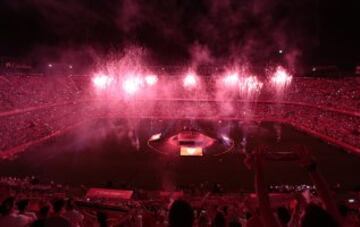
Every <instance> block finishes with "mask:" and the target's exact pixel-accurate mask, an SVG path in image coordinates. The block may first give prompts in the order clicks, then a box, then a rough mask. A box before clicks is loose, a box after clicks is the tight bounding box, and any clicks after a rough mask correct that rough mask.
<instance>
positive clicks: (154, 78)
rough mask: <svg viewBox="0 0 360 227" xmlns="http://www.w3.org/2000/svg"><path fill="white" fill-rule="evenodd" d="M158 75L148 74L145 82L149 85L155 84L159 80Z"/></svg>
mask: <svg viewBox="0 0 360 227" xmlns="http://www.w3.org/2000/svg"><path fill="white" fill-rule="evenodd" d="M158 80H159V79H158V77H157V76H156V75H147V76H146V77H145V82H146V84H147V85H149V86H153V85H155V84H156V83H157V82H158Z"/></svg>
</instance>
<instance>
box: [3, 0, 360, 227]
mask: <svg viewBox="0 0 360 227" xmlns="http://www.w3.org/2000/svg"><path fill="white" fill-rule="evenodd" d="M279 1H280V0H279ZM30 2H31V1H30ZM40 2H41V1H39V3H38V4H39V5H41V7H53V6H55V5H56V12H66V13H67V14H68V15H70V16H72V15H73V14H72V13H73V12H72V11H68V10H69V9H68V8H67V7H64V8H62V7H60V6H61V5H62V4H60V3H59V2H57V1H54V2H56V4H55V5H51V4H49V5H48V4H45V3H40ZM135 2H137V3H138V5H136V7H139V8H136V7H135V6H134V5H131V4H130V3H127V4H130V6H126V7H125V6H122V7H125V8H126V9H128V11H129V15H130V16H129V15H127V14H126V13H124V12H122V14H121V16H120V17H119V18H120V19H121V23H120V22H119V21H116V23H120V24H121V25H118V24H117V26H119V27H120V28H121V29H120V30H121V32H123V33H121V34H122V37H126V41H122V42H121V45H119V46H121V47H117V48H119V49H121V50H116V51H115V52H116V53H115V54H114V51H113V50H112V51H111V54H109V53H107V52H106V51H104V50H105V49H106V48H104V49H102V51H99V50H97V52H96V54H94V52H95V51H93V49H92V50H91V51H89V52H91V54H88V53H86V54H88V55H87V57H89V56H91V57H92V58H93V59H92V63H91V64H90V63H89V64H88V63H83V62H82V60H83V59H84V58H85V57H84V55H85V54H84V53H83V52H87V51H88V50H87V51H85V50H84V51H82V50H81V51H79V52H81V53H80V54H79V53H78V52H76V51H73V52H71V54H68V53H67V54H66V57H64V56H65V54H63V52H65V51H63V49H65V48H64V44H63V43H61V42H59V43H56V42H55V43H56V45H55V44H54V45H55V46H56V49H59V50H60V51H59V53H61V54H63V55H62V56H61V57H50V56H51V54H49V52H55V51H53V49H51V48H49V47H46V48H49V50H46V51H45V50H44V49H46V48H44V47H42V48H44V49H42V48H39V47H38V46H37V45H38V44H36V45H35V44H33V45H32V46H31V48H32V49H31V51H29V52H30V53H26V54H24V53H22V51H18V52H19V53H22V54H19V55H20V56H21V57H19V56H16V57H2V56H0V226H134V227H142V226H163V227H165V226H170V227H178V226H179V227H188V226H189V227H190V226H199V227H200V226H201V227H205V226H221V227H225V226H249V227H251V226H360V178H359V176H358V173H359V172H360V165H359V164H360V89H359V88H360V77H359V72H358V71H357V70H358V67H359V66H356V65H355V67H353V68H355V70H353V68H352V71H351V73H349V70H347V69H345V70H344V68H342V69H340V68H341V67H337V66H333V65H330V64H329V65H325V64H323V65H319V66H314V65H311V66H312V67H310V70H305V68H306V67H305V66H304V67H302V66H301V67H299V66H298V65H296V64H295V63H294V62H293V60H294V59H295V58H294V59H293V54H294V53H295V52H296V53H297V51H299V52H300V50H299V49H301V48H294V49H297V50H296V51H292V50H286V48H284V49H283V48H282V49H279V50H276V51H274V50H273V49H271V51H268V50H267V49H266V50H265V49H264V50H263V52H264V53H263V54H261V53H260V52H261V51H259V48H262V47H264V46H263V45H265V44H266V45H267V44H268V42H269V41H264V40H263V39H265V40H266V38H263V37H261V38H259V37H258V38H254V37H252V36H250V37H252V38H251V39H253V40H252V42H249V43H251V45H254V46H255V48H252V47H253V46H251V45H250V44H249V45H250V47H251V48H250V47H248V45H245V46H241V51H243V52H244V53H245V51H247V52H246V60H245V61H244V60H243V56H242V55H236V56H235V58H236V61H235V60H234V59H233V58H230V57H229V58H223V57H222V56H221V55H222V53H221V54H218V55H220V56H221V57H219V56H218V55H216V53H217V51H218V50H217V49H216V48H215V47H213V46H212V45H213V44H212V42H211V41H213V40H207V39H205V41H204V40H203V41H202V42H205V43H207V44H206V45H205V44H203V43H202V44H199V43H201V42H200V41H199V42H198V41H197V40H198V39H199V40H202V38H203V39H204V37H202V36H201V35H199V34H197V33H196V32H195V33H194V34H193V32H194V31H187V30H186V29H189V27H191V26H189V27H187V26H185V27H186V29H185V31H186V32H182V33H181V34H182V35H183V36H185V37H192V36H193V35H194V36H196V39H195V40H196V42H195V44H191V45H193V46H191V47H190V48H189V49H190V50H189V52H190V54H189V55H190V57H189V56H188V55H186V56H185V57H184V56H181V51H180V49H184V45H185V44H184V45H180V46H177V47H173V46H172V45H171V43H170V44H169V43H166V42H165V43H164V46H162V45H160V44H158V43H157V45H160V46H156V45H155V47H154V46H152V43H151V42H152V40H153V38H154V37H153V36H154V34H153V33H151V32H149V31H148V30H146V29H145V28H146V26H148V25H147V24H146V22H145V21H146V20H144V21H143V20H141V19H139V18H141V17H140V15H141V13H139V12H138V11H137V10H140V9H141V10H140V11H141V12H142V13H143V14H146V15H147V14H149V12H150V11H151V12H152V10H153V9H152V8H151V7H155V8H156V7H160V6H154V5H152V4H153V3H144V2H142V3H141V4H140V2H141V1H135ZM210 2H211V4H210V3H209V4H210V5H211V6H214V7H215V6H216V7H215V8H211V10H215V9H216V10H220V11H221V10H224V9H227V10H228V11H226V12H232V14H231V16H230V17H229V18H230V19H231V20H230V19H229V21H226V23H224V26H225V24H226V26H227V25H228V24H232V23H235V24H234V25H239V26H240V25H242V23H240V22H239V21H241V20H240V19H239V18H242V19H244V20H245V19H246V21H247V20H250V21H252V20H254V19H251V18H253V17H252V16H244V15H242V14H241V13H239V14H238V13H236V12H242V13H243V12H247V11H251V14H254V15H253V16H256V15H263V13H264V14H266V13H265V12H267V11H262V10H260V11H261V13H259V12H258V11H256V10H255V9H251V10H250V8H251V7H249V6H246V7H244V8H242V7H240V8H237V7H239V6H238V5H237V4H235V3H232V4H234V5H236V6H233V5H231V4H230V3H229V5H227V4H225V3H224V4H225V5H221V4H223V3H219V2H218V1H210ZM230 2H231V1H230ZM215 3H216V4H215ZM27 4H30V3H27ZM32 4H33V3H31V4H30V5H31V6H32ZM42 4H44V5H42ZM84 4H85V3H84ZM94 4H95V3H94ZM124 4H125V3H124ZM193 4H194V5H193ZM238 4H240V3H238ZM268 4H270V3H268ZM4 5H5V6H6V7H7V8H6V9H7V10H5V11H9V12H12V11H14V10H15V11H16V13H17V15H18V16H20V17H22V15H27V14H25V13H23V12H22V11H21V10H20V9H21V7H20V8H18V6H15V5H12V4H10V3H5V4H4ZM155 5H156V4H155ZM160 5H161V4H160ZM179 5H181V6H176V7H175V6H174V9H173V10H174V11H172V12H175V11H176V10H178V7H179V9H180V8H181V9H182V7H183V6H182V4H180V3H179ZM185 5H186V4H185ZM189 5H191V7H194V8H195V9H196V10H195V11H194V12H193V11H191V10H190V11H189V12H188V11H186V12H187V14H186V15H193V16H198V11H197V10H200V9H201V7H200V6H197V5H196V4H195V3H191V4H190V3H189ZM0 6H1V5H0ZM150 6H151V7H150ZM256 6H258V5H256ZM33 7H34V8H35V9H37V10H39V13H40V15H42V16H44V17H45V18H48V19H49V21H50V22H51V23H54V25H58V24H62V25H68V24H70V22H69V21H66V20H65V19H62V20H65V22H64V21H62V20H59V21H58V20H54V18H55V17H53V16H51V15H50V14H42V13H44V11H41V10H40V9H41V8H37V7H40V6H38V5H36V4H35V5H34V6H33ZM58 7H60V8H58ZM73 7H74V9H75V11H74V12H76V13H78V12H82V13H83V14H82V15H83V16H85V18H87V17H89V18H97V16H98V15H97V13H99V12H97V13H94V12H95V11H96V10H95V9H97V7H95V6H92V7H94V8H91V10H90V11H86V10H84V9H85V8H86V7H85V6H84V5H83V3H81V4H80V5H77V4H74V5H73ZM102 7H103V8H102V9H104V12H107V11H111V10H110V9H109V8H107V7H105V6H102ZM148 7H150V8H148ZM161 7H165V6H161ZM161 7H160V8H161ZM166 7H170V6H166ZM191 7H190V8H191ZM223 7H225V8H223ZM274 7H275V6H274ZM286 7H288V8H287V9H289V10H291V9H292V6H286ZM294 7H295V6H294ZM120 8H121V7H120ZM160 8H159V9H160ZM233 8H235V9H236V10H235V9H233ZM275 8H276V7H275ZM46 9H48V8H46ZM79 9H81V10H80V11H76V10H79ZM105 9H107V11H106V10H105ZM57 10H59V11H57ZM132 10H133V11H132ZM211 10H210V11H209V12H211V13H209V12H208V14H206V15H207V17H209V18H212V17H214V18H218V17H216V16H215V15H217V13H218V12H217V11H216V10H215V11H216V12H213V11H211ZM36 12H37V11H36ZM126 12H127V11H126ZM130 12H132V13H133V14H132V13H130ZM163 14H164V15H165V14H166V13H165V12H164V13H163ZM240 14H241V15H240ZM124 15H126V16H127V17H129V18H131V19H132V20H135V19H134V18H136V19H138V20H139V21H136V22H137V23H135V22H134V21H132V20H130V21H127V20H126V22H127V23H126V26H125V25H124V24H122V23H123V21H122V20H125V19H124V18H123V17H125V16H124ZM150 15H151V16H153V17H155V18H156V17H157V16H155V14H152V13H150ZM166 15H167V14H166ZM245 15H247V14H245ZM316 15H317V14H316ZM7 16H8V17H9V18H10V16H9V15H7ZM7 16H6V17H7ZM6 17H5V18H6ZM174 17H175V16H174ZM207 17H206V18H207ZM289 17H290V16H289ZM319 17H320V16H319ZM324 17H325V16H324ZM34 18H36V17H35V16H34ZM56 18H57V17H56ZM119 18H117V19H118V20H120V19H119ZM179 18H181V20H180V19H179V20H180V21H181V24H183V23H185V21H184V20H185V19H184V18H187V16H186V17H185V16H182V17H181V16H179ZM199 18H200V19H199V21H202V20H204V18H205V17H204V18H202V17H200V16H199ZM249 18H250V19H249ZM299 18H303V17H302V16H299ZM326 18H327V17H326ZM12 20H13V21H17V20H16V19H12ZM34 20H35V19H34ZM53 20H54V21H53ZM79 20H80V22H74V26H75V27H76V28H81V25H80V24H77V23H81V21H82V19H79ZM94 20H97V19H94ZM104 20H105V19H104ZM153 20H154V21H155V22H156V23H158V24H162V22H160V19H159V20H157V19H152V20H151V21H152V22H153V23H154V21H153ZM274 20H275V19H274ZM175 21H177V20H175ZM234 21H236V22H234ZM280 21H281V20H280ZM50 22H49V23H50ZM14 23H15V22H14ZM89 23H90V22H89ZM98 23H105V22H103V19H102V20H99V21H98ZM132 23H134V24H135V25H134V24H132ZM168 23H170V24H171V23H175V22H174V21H170V22H168ZM176 23H177V22H176ZM176 23H175V24H176ZM186 23H188V21H187V22H186ZM209 23H210V22H209ZM219 23H220V22H219ZM304 23H305V22H304ZM175 24H171V26H170V25H169V26H170V27H172V26H176V25H175ZM210 24H211V25H214V24H216V23H215V22H211V23H210ZM295 24H296V23H295ZM43 25H44V26H45V24H43ZM106 25H108V26H112V23H106ZM130 25H131V26H135V27H136V28H137V29H139V30H140V31H138V30H136V29H135V30H133V29H134V28H133V27H131V26H130ZM202 25H203V24H202ZM206 25H208V24H206ZM216 25H217V24H216ZM29 26H33V27H36V26H37V25H36V23H33V22H31V23H30V22H29ZM88 26H89V30H91V29H92V28H93V29H95V30H96V29H97V27H96V26H95V25H91V26H90V25H88ZM92 26H93V27H92ZM127 26H130V27H127ZM137 26H138V27H137ZM163 26H164V27H161V28H162V29H161V30H162V31H163V32H164V34H167V35H169V34H170V35H169V36H170V37H172V38H173V39H174V40H175V41H174V42H178V43H181V42H185V41H183V39H185V38H183V36H180V38H175V37H177V36H176V35H179V34H178V33H176V34H175V35H174V34H172V33H171V31H172V30H171V29H170V28H169V27H167V26H165V25H163ZM243 26H245V28H246V29H245V30H249V29H250V30H251V29H253V28H257V26H260V25H257V24H256V23H255V25H254V24H251V23H249V24H247V23H245V25H243ZM302 26H304V27H306V26H308V25H307V23H305V24H303V25H302ZM45 27H46V26H45ZM219 27H221V26H219ZM235 27H236V26H235ZM285 27H286V26H285ZM8 28H9V29H10V28H12V26H10V25H9V27H8ZM61 28H63V27H61V26H60V27H59V28H57V29H60V30H56V31H57V32H60V31H61V32H64V31H62V30H61ZM105 28H106V26H105ZM105 28H104V29H105ZM201 28H202V29H208V30H209V33H211V31H213V30H211V29H210V28H209V27H206V26H205V28H203V27H201ZM226 28H228V27H226ZM51 29H53V28H51ZM51 29H50V28H48V27H46V29H44V31H50V30H51ZM118 29H119V28H118ZM142 29H144V30H145V31H143V30H142ZM167 29H169V30H167ZM214 29H215V28H214ZM217 29H219V31H221V32H224V31H222V30H221V29H220V28H217ZM229 29H230V30H236V29H235V28H234V27H231V26H230V27H229ZM262 29H264V28H263V27H262ZM271 29H273V27H271ZM10 30H11V29H10ZM40 30H41V29H40ZM208 30H206V31H208ZM215 30H216V29H215ZM285 30H286V29H285ZM300 30H301V29H300ZM11 31H12V32H13V33H14V34H17V35H18V34H22V33H21V31H16V32H15V31H13V30H11ZM116 31H118V30H116ZM201 31H203V30H201ZM216 31H217V32H218V30H216ZM286 31H287V32H289V31H288V30H286ZM290 31H293V30H291V29H290ZM294 31H295V28H294ZM17 32H19V33H17ZM71 32H74V31H73V30H72V31H71ZM213 32H214V31H213ZM10 33H11V32H10ZM81 33H82V32H81V31H76V32H74V36H76V37H77V36H78V37H77V38H79V37H82V36H81V35H80V34H81ZM84 33H85V34H86V36H85V38H84V40H82V39H80V38H79V39H80V42H82V43H86V45H88V44H89V43H91V42H93V43H91V44H92V45H94V46H97V47H98V45H100V44H101V45H103V46H106V45H107V42H110V43H112V44H114V43H117V41H114V40H116V39H115V38H114V37H117V33H116V32H114V33H106V31H104V33H103V36H101V38H99V37H98V38H94V37H97V36H96V33H97V32H95V31H86V32H84ZM215 33H216V32H215ZM225 33H226V32H225ZM290 33H291V32H290ZM319 33H321V31H319ZM32 34H33V36H34V37H36V35H35V34H36V32H34V33H32ZM56 34H57V33H56ZM59 34H60V35H59ZM59 34H57V35H58V38H61V39H64V40H66V39H69V40H68V41H69V43H70V42H75V41H74V40H76V39H77V38H74V40H73V39H70V38H69V37H68V36H67V33H66V32H64V33H59ZM133 34H136V35H134V36H133ZM161 34H162V35H164V34H163V33H161ZM216 34H217V33H216ZM226 34H227V33H226ZM241 34H242V33H241ZM284 34H286V32H284ZM324 34H326V33H325V31H324ZM17 35H16V36H17ZM30 35H31V34H30ZM9 36H11V35H9ZM143 36H144V37H145V38H144V37H143ZM230 36H231V37H233V36H234V37H238V36H240V35H239V34H238V33H236V34H235V35H233V34H232V33H231V34H230ZM284 36H285V35H284ZM289 36H291V35H289ZM319 36H321V35H319ZM104 37H105V38H104ZM139 37H140V38H139ZM155 37H156V38H159V37H158V36H156V35H155ZM241 37H242V36H241ZM245 37H246V38H247V37H248V36H245ZM274 37H276V39H280V40H281V39H284V40H286V39H285V38H283V37H281V35H278V33H276V35H274ZM279 37H280V38H279ZM92 38H94V39H95V40H96V41H94V40H92ZM102 38H104V40H102ZM112 38H114V40H113V39H112ZM124 39H125V38H124ZM159 39H160V38H159ZM224 39H225V38H224ZM249 39H250V38H249ZM258 39H259V40H258ZM49 40H52V39H51V38H49ZM49 40H48V41H46V42H49V43H51V42H52V41H51V42H50V41H49ZM91 40H92V41H91ZM109 40H111V41H109ZM166 40H168V39H166ZM186 40H187V39H186ZM234 40H239V43H241V42H242V41H241V40H243V37H242V38H239V37H238V38H234ZM326 40H327V39H326ZM220 41H221V40H220ZM220 41H219V40H216V45H218V43H220V44H221V45H224V44H223V42H220ZM225 41H229V40H226V39H225ZM231 41H233V39H231ZM0 42H3V43H8V44H11V43H12V42H13V41H12V39H11V38H6V39H5V38H4V39H3V40H1V39H0ZM29 42H30V41H29ZM36 42H45V41H44V40H41V39H39V40H38V41H36ZM168 42H170V41H168ZM284 42H285V41H284ZM304 42H305V43H308V40H307V39H305V38H304ZM329 42H330V41H329ZM60 43H61V44H60ZM99 43H100V44H99ZM128 43H136V45H139V43H140V45H139V46H141V47H137V46H136V45H133V44H132V45H129V44H128ZM290 43H291V42H290ZM309 43H312V42H309ZM17 44H18V40H15V41H14V43H13V45H14V47H12V48H13V49H11V51H13V50H14V51H15V50H17V49H16V45H17ZM220 44H219V45H220ZM288 44H289V43H288ZM47 45H48V44H47ZM49 45H50V44H49ZM51 45H53V44H51ZM126 45H129V46H130V47H127V46H126ZM216 45H215V46H216ZM239 45H240V44H239ZM274 45H275V44H274ZM276 45H278V44H276ZM289 45H290V44H289ZM10 46H11V45H10ZM65 46H66V45H65ZM185 46H187V44H186V45H185ZM204 46H208V47H207V48H208V49H207V48H205V47H204ZM225 46H227V44H226V45H225ZM230 46H231V45H230ZM280 46H281V45H280ZM237 47H238V48H239V46H237ZM151 48H154V49H155V50H156V51H158V52H157V53H156V54H158V55H159V56H160V57H159V56H158V55H156V54H153V53H152V52H156V51H154V50H152V49H151ZM162 48H164V49H165V52H166V53H164V52H162ZM199 48H200V50H199ZM227 48H228V47H227ZM227 48H225V49H221V51H220V52H224V53H225V52H226V51H229V49H231V48H230V47H229V49H227ZM247 48H250V49H251V50H250V51H248V49H247ZM276 48H278V47H276ZM276 48H275V49H276ZM24 49H26V48H25V47H24ZM34 49H35V50H36V51H34ZM84 49H85V48H84ZM94 49H95V48H94ZM144 49H146V50H144ZM194 49H195V50H194ZM203 49H206V51H204V50H203ZM255 49H257V50H256V51H255ZM289 49H290V48H289ZM0 50H1V51H3V52H4V53H6V51H7V48H5V47H4V48H3V47H2V46H1V45H0ZM235 50H236V51H234V52H232V53H231V54H228V53H227V52H226V53H227V54H228V55H232V54H234V53H238V52H239V51H238V50H240V49H237V48H235ZM315 50H317V49H316V48H314V52H315ZM241 51H240V52H241ZM301 51H303V52H306V49H305V48H304V49H301ZM35 52H36V59H33V58H34V55H33V54H34V53H35ZM103 52H106V53H105V54H104V53H103ZM208 52H212V56H211V57H210V54H208ZM319 52H320V53H322V52H321V51H319ZM0 53H1V52H0ZM39 53H40V54H39ZM44 53H45V54H44ZM149 53H151V54H149ZM194 53H195V54H194ZM254 53H256V54H254ZM351 53H352V52H351V51H349V56H350V55H351ZM177 54H178V55H180V56H181V57H179V56H177ZM322 54H323V53H322ZM93 55H96V57H93ZM108 55H110V57H108ZM149 55H151V57H150V60H149ZM175 55H176V56H175ZM254 55H255V56H254ZM262 55H264V56H262ZM274 55H276V56H274ZM299 55H300V54H299ZM314 55H315V54H314ZM325 55H326V54H324V56H325ZM355 55H356V54H354V55H353V56H355ZM24 56H26V57H24ZM29 56H30V57H29ZM75 56H77V57H75ZM79 56H80V57H79ZM104 56H107V57H104ZM155 56H157V57H155ZM174 56H175V57H174ZM303 56H306V55H305V54H303ZM324 56H323V59H326V58H325V57H324ZM155 58H159V59H160V60H159V59H156V61H159V62H161V61H164V62H165V61H167V60H168V61H171V64H160V63H159V62H156V61H155V60H154V59H155ZM173 58H174V59H175V63H174V62H172V60H174V59H173ZM177 58H184V59H187V60H184V59H182V60H181V61H178V59H177ZM215 58H216V60H214V59H215ZM304 58H305V57H304ZM349 58H350V57H349ZM353 58H355V57H353ZM19 59H26V60H19ZM29 59H30V60H29ZM44 59H45V60H44ZM54 59H55V60H54ZM64 59H66V60H64ZM69 59H72V60H71V61H70V60H69ZM74 59H76V60H74ZM94 59H96V60H94ZM189 59H190V60H189ZM219 59H220V60H219ZM239 59H240V60H239ZM336 60H337V61H340V60H338V59H336ZM84 61H85V60H84ZM254 61H255V63H254ZM29 62H30V63H29ZM34 62H35V63H34ZM85 62H86V61H85ZM154 62H156V63H158V64H154ZM178 62H181V64H177V63H178ZM183 62H185V63H183ZM80 63H81V64H80ZM87 64H88V65H87ZM84 65H85V66H84ZM356 67H357V68H356ZM308 68H309V67H308ZM345 68H346V67H345Z"/></svg>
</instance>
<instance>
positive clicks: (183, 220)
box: [169, 200, 194, 227]
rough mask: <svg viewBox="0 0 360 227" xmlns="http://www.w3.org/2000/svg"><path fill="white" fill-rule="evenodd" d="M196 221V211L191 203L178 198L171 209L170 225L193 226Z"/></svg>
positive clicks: (178, 226) (171, 226) (173, 226)
mask: <svg viewBox="0 0 360 227" xmlns="http://www.w3.org/2000/svg"><path fill="white" fill-rule="evenodd" d="M193 222H194V212H193V209H192V207H191V206H190V204H189V203H188V202H186V201H184V200H176V201H175V202H174V203H173V204H172V205H171V208H170V211H169V226H170V227H191V226H192V225H193Z"/></svg>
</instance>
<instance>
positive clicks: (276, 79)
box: [271, 66, 292, 88]
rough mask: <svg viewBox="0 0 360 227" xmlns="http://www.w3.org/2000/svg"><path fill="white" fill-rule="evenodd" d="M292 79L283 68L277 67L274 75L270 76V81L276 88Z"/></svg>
mask: <svg viewBox="0 0 360 227" xmlns="http://www.w3.org/2000/svg"><path fill="white" fill-rule="evenodd" d="M291 81H292V76H291V75H290V74H289V73H288V72H287V71H286V70H285V69H284V68H283V67H280V66H279V67H277V69H276V71H275V73H274V75H273V76H272V78H271V83H273V84H274V85H275V86H276V87H277V88H284V87H286V86H287V85H288V84H290V83H291Z"/></svg>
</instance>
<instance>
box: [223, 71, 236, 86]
mask: <svg viewBox="0 0 360 227" xmlns="http://www.w3.org/2000/svg"><path fill="white" fill-rule="evenodd" d="M223 82H224V84H225V85H226V86H235V85H237V83H238V82H239V76H238V74H237V73H231V74H228V75H226V76H225V77H224V78H223Z"/></svg>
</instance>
